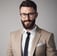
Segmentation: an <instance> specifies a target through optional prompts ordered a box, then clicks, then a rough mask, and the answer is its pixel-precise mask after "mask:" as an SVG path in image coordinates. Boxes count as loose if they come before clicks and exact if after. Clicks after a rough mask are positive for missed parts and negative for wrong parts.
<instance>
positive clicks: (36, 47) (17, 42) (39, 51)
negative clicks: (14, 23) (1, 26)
mask: <svg viewBox="0 0 57 56" xmlns="http://www.w3.org/2000/svg"><path fill="white" fill-rule="evenodd" d="M10 37H11V38H10V43H9V47H8V53H7V54H8V55H7V56H22V51H21V50H22V48H21V44H22V30H18V31H15V32H12V33H11V34H10ZM33 54H34V56H57V51H56V47H55V43H54V35H53V34H52V33H50V32H48V31H45V30H43V29H40V28H39V27H37V29H36V35H35V38H34V40H33V43H32V48H31V51H30V54H29V56H33Z"/></svg>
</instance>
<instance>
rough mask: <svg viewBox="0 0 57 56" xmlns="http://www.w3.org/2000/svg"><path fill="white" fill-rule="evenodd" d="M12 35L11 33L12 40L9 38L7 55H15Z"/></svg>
mask: <svg viewBox="0 0 57 56" xmlns="http://www.w3.org/2000/svg"><path fill="white" fill-rule="evenodd" d="M11 35H12V34H10V40H9V44H8V50H7V56H13V52H12V39H11Z"/></svg>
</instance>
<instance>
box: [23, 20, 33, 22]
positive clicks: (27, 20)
mask: <svg viewBox="0 0 57 56" xmlns="http://www.w3.org/2000/svg"><path fill="white" fill-rule="evenodd" d="M28 21H29V22H31V21H32V20H24V21H23V22H28Z"/></svg>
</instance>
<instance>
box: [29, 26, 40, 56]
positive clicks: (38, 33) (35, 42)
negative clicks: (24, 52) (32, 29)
mask: <svg viewBox="0 0 57 56" xmlns="http://www.w3.org/2000/svg"><path fill="white" fill-rule="evenodd" d="M40 36H41V35H40V29H39V28H38V27H37V29H36V35H35V37H34V39H33V41H32V47H31V51H30V54H29V56H33V54H34V51H35V48H36V45H37V43H38V42H39V40H40Z"/></svg>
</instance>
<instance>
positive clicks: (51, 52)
mask: <svg viewBox="0 0 57 56" xmlns="http://www.w3.org/2000/svg"><path fill="white" fill-rule="evenodd" d="M46 47H47V50H46V51H47V52H46V54H47V56H57V51H56V47H55V42H54V35H53V34H51V35H50V37H49V38H48V41H47V46H46Z"/></svg>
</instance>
